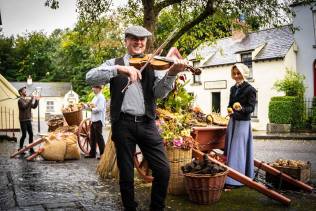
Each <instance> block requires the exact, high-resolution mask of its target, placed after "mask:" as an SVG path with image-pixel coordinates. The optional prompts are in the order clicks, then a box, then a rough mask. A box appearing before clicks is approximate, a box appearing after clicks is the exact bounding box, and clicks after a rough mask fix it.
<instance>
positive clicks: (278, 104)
mask: <svg viewBox="0 0 316 211" xmlns="http://www.w3.org/2000/svg"><path fill="white" fill-rule="evenodd" d="M294 100H295V97H288V96H284V97H272V98H271V100H270V103H269V114H268V115H269V120H270V122H271V123H276V124H291V121H292V113H293V111H292V109H293V107H292V105H293V102H294Z"/></svg>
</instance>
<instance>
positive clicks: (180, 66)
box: [168, 58, 188, 76]
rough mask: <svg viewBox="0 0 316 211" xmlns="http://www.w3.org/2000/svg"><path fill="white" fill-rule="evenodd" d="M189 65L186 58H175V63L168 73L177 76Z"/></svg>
mask: <svg viewBox="0 0 316 211" xmlns="http://www.w3.org/2000/svg"><path fill="white" fill-rule="evenodd" d="M187 65H188V61H187V60H184V59H177V58H174V63H173V65H172V66H171V67H170V69H169V71H168V75H170V76H176V75H177V74H178V73H180V72H183V71H184V70H185V68H186V67H187Z"/></svg>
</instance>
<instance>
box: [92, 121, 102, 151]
mask: <svg viewBox="0 0 316 211" xmlns="http://www.w3.org/2000/svg"><path fill="white" fill-rule="evenodd" d="M90 139H91V142H90V147H91V150H90V155H91V156H96V147H97V144H98V146H99V151H100V155H102V154H103V152H104V139H103V136H102V122H101V120H99V121H97V122H92V124H91V130H90Z"/></svg>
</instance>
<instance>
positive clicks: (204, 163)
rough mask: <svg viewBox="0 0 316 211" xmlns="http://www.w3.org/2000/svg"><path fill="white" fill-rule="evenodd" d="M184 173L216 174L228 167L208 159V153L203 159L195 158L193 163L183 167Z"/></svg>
mask: <svg viewBox="0 0 316 211" xmlns="http://www.w3.org/2000/svg"><path fill="white" fill-rule="evenodd" d="M181 170H182V171H183V173H195V174H210V175H216V174H219V173H222V172H225V171H227V169H226V168H225V167H223V166H221V165H219V164H217V163H214V162H212V161H210V160H209V159H208V156H207V155H204V156H203V160H193V161H192V162H191V163H188V164H186V165H185V166H182V167H181Z"/></svg>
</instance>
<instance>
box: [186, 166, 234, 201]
mask: <svg viewBox="0 0 316 211" xmlns="http://www.w3.org/2000/svg"><path fill="white" fill-rule="evenodd" d="M227 173H228V170H227V171H225V172H222V173H219V174H216V175H210V174H194V173H186V174H184V175H185V187H186V190H187V193H188V194H189V199H190V200H191V201H192V202H195V203H197V204H212V203H215V202H217V201H218V200H219V199H220V197H221V193H222V190H223V188H224V185H225V180H226V177H227Z"/></svg>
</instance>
